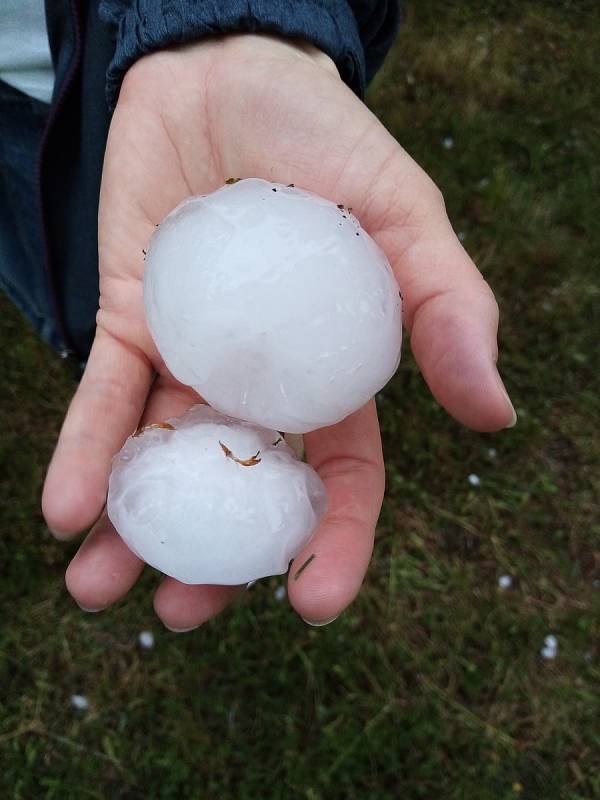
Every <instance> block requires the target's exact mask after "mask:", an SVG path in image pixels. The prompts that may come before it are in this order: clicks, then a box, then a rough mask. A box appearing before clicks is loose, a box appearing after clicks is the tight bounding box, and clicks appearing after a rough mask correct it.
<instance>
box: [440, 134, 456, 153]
mask: <svg viewBox="0 0 600 800" xmlns="http://www.w3.org/2000/svg"><path fill="white" fill-rule="evenodd" d="M442 146H443V147H444V150H452V148H453V147H454V139H453V138H452V137H451V136H445V137H444V138H443V139H442Z"/></svg>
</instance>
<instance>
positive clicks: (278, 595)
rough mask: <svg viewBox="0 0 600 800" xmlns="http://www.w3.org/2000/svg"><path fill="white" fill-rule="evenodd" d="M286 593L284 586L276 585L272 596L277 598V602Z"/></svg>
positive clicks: (283, 597)
mask: <svg viewBox="0 0 600 800" xmlns="http://www.w3.org/2000/svg"><path fill="white" fill-rule="evenodd" d="M286 594H287V591H286V588H285V586H278V587H277V588H276V589H275V591H274V592H273V597H274V598H275V600H277V602H278V603H281V601H282V600H285V596H286Z"/></svg>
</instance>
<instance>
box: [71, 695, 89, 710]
mask: <svg viewBox="0 0 600 800" xmlns="http://www.w3.org/2000/svg"><path fill="white" fill-rule="evenodd" d="M71 705H72V706H73V708H75V709H77V711H87V709H88V708H89V707H90V701H89V700H88V699H87V697H86V696H85V695H84V694H72V695H71Z"/></svg>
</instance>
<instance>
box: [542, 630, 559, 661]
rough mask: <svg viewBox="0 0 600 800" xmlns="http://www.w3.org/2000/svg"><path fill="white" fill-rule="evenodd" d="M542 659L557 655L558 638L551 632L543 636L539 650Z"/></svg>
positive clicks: (549, 658)
mask: <svg viewBox="0 0 600 800" xmlns="http://www.w3.org/2000/svg"><path fill="white" fill-rule="evenodd" d="M540 655H541V656H542V658H543V659H546V660H552V659H554V658H556V656H557V655H558V639H557V638H556V636H554V635H553V634H549V635H548V636H546V637H544V646H543V647H542V649H541V650H540Z"/></svg>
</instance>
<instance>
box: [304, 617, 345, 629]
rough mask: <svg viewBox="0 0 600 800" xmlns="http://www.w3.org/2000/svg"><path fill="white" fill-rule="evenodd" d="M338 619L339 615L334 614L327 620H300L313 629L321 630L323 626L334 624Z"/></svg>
mask: <svg viewBox="0 0 600 800" xmlns="http://www.w3.org/2000/svg"><path fill="white" fill-rule="evenodd" d="M338 617H339V614H336V615H335V617H329V619H319V620H310V619H306V618H305V617H302V620H303V621H304V622H306V624H307V625H311V626H312V627H313V628H322V627H323V626H324V625H329V623H330V622H334V621H335V620H336V619H337V618H338Z"/></svg>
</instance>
